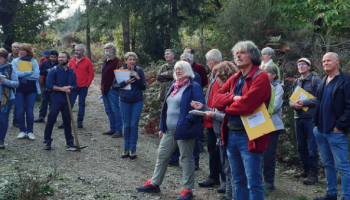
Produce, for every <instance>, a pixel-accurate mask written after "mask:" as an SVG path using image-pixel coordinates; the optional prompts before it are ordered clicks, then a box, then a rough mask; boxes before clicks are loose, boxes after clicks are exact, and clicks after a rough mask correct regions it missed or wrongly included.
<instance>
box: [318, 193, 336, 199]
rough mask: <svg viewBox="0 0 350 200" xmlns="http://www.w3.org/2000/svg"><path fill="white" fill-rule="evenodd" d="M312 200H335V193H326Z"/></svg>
mask: <svg viewBox="0 0 350 200" xmlns="http://www.w3.org/2000/svg"><path fill="white" fill-rule="evenodd" d="M314 200H337V195H330V194H326V196H324V197H317V198H315V199H314Z"/></svg>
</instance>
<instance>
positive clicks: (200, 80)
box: [193, 71, 202, 85]
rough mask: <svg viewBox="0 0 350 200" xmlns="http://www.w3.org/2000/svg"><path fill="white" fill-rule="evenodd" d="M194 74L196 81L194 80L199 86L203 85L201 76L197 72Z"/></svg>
mask: <svg viewBox="0 0 350 200" xmlns="http://www.w3.org/2000/svg"><path fill="white" fill-rule="evenodd" d="M193 73H194V79H193V80H194V81H196V82H197V83H198V84H199V85H201V83H202V78H201V76H200V75H199V74H198V73H197V72H195V71H193Z"/></svg>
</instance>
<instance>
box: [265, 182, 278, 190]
mask: <svg viewBox="0 0 350 200" xmlns="http://www.w3.org/2000/svg"><path fill="white" fill-rule="evenodd" d="M263 185H264V188H266V189H267V190H273V189H275V184H274V183H266V182H265V183H264V184H263Z"/></svg>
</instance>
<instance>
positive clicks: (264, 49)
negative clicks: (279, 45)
mask: <svg viewBox="0 0 350 200" xmlns="http://www.w3.org/2000/svg"><path fill="white" fill-rule="evenodd" d="M261 53H266V54H267V55H269V56H273V55H275V51H274V50H273V49H272V48H271V47H265V48H263V49H262V50H261Z"/></svg>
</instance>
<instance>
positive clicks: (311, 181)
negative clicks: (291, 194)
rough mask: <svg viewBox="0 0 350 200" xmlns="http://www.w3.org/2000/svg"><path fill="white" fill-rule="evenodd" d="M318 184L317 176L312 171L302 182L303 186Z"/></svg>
mask: <svg viewBox="0 0 350 200" xmlns="http://www.w3.org/2000/svg"><path fill="white" fill-rule="evenodd" d="M317 182H318V176H317V174H315V173H314V172H313V171H310V173H309V176H307V178H306V179H305V180H304V181H303V183H304V184H305V185H313V184H315V183H317Z"/></svg>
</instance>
